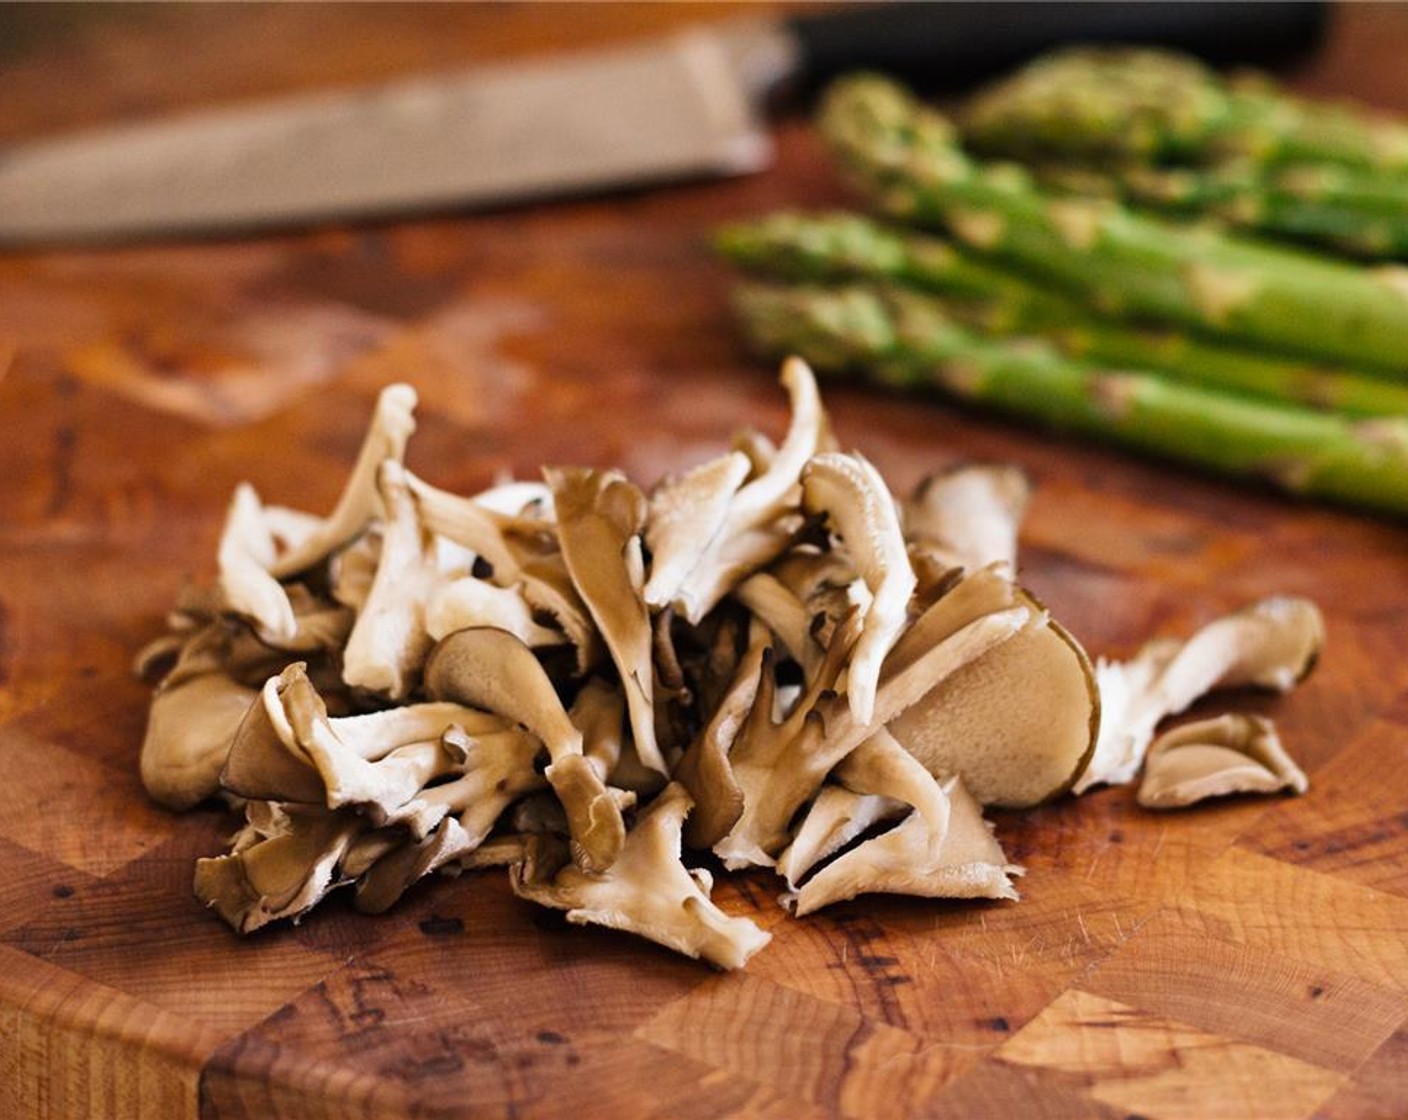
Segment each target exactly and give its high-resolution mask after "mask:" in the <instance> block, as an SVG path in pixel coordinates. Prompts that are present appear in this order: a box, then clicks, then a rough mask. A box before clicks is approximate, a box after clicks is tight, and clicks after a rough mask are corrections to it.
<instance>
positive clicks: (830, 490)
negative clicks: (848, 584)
mask: <svg viewBox="0 0 1408 1120" xmlns="http://www.w3.org/2000/svg"><path fill="white" fill-rule="evenodd" d="M802 505H803V508H804V509H805V510H806V511H807V512H808V513H812V514H822V515H824V516H825V518H826V520H827V522H828V523H829V524H830V525H831V527H832V529H833V531H835V532H836V533H838V534H839V535H840V537H841V539H842V541H844V542H845V547H846V551H847V553H848V554H849V555H850V557H851V560H852V562H853V563H854V564H855V568H856V571H857V573H858V574H859V575H860V578H861V579H862V580H863V581H864V582H865V587H866V590H867V591H868V592H869V594H868V595H867V597H866V598H867V602H866V604H865V607H864V610H863V613H862V616H861V630H860V636H859V637H858V638H857V639H856V644H855V648H854V649H853V650H852V651H851V658H850V663H849V665H848V666H847V668H846V699H847V702H848V703H849V705H850V709H851V715H852V716H854V717H855V720H856V722H857V723H868V722H869V721H870V718H871V715H872V713H873V711H874V708H875V689H876V686H877V685H878V683H879V680H880V666H881V664H882V663H883V662H884V660H885V655H886V654H887V653H889V651H890V647H891V646H892V645H894V642H895V639H896V638H897V637H898V636H899V634H900V631H901V630H903V629H904V626H905V622H906V621H907V612H908V607H909V596H910V594H911V593H912V592H913V591H914V571H913V569H912V568H910V566H909V557H908V555H907V553H906V552H905V544H904V537H903V535H902V534H901V533H900V523H899V517H898V515H897V514H896V512H895V503H894V500H893V499H892V498H891V497H890V492H889V490H888V489H887V488H886V486H885V480H884V479H883V478H881V477H880V472H879V471H877V470H876V469H875V468H874V467H873V466H871V465H870V463H869V462H867V461H866V460H865V459H864V458H862V457H861V456H859V455H842V454H838V453H836V452H828V453H824V454H820V455H816V456H814V457H813V458H812V460H811V461H810V462H809V463H808V464H807V466H806V468H805V469H804V470H803V471H802Z"/></svg>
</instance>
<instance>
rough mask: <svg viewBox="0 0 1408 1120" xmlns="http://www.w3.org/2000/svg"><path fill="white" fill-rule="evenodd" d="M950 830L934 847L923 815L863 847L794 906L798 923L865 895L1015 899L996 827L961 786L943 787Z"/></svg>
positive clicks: (810, 883)
mask: <svg viewBox="0 0 1408 1120" xmlns="http://www.w3.org/2000/svg"><path fill="white" fill-rule="evenodd" d="M939 788H940V792H941V793H942V795H943V796H944V797H945V798H946V799H947V801H948V828H947V830H946V831H945V832H944V834H943V836H942V838H940V839H938V842H937V844H936V843H935V839H936V838H935V834H934V832H933V830H932V826H931V824H930V821H929V818H928V817H926V816H925V815H924V814H922V813H920V812H918V811H917V810H916V811H914V812H912V813H910V815H909V816H908V817H906V818H905V819H904V821H903V822H901V823H900V824H898V825H896V826H895V827H894V828H892V829H891V830H890V831H889V832H886V833H883V834H881V835H880V836H877V837H875V838H874V839H873V840H867V841H864V842H863V843H861V844H858V845H857V846H856V847H854V848H852V849H851V850H850V851H848V852H845V853H843V854H842V855H840V856H838V857H837V858H836V859H835V860H833V861H832V862H831V863H829V864H827V865H826V866H825V867H823V868H822V869H821V870H820V871H818V872H817V873H816V874H815V875H813V876H812V877H811V878H810V879H808V880H807V881H806V882H805V883H803V885H802V888H801V889H800V890H799V891H797V892H796V895H795V898H788V899H787V901H788V902H789V904H790V905H791V906H792V908H793V911H794V913H795V914H796V915H797V916H798V917H802V916H804V915H806V914H810V913H811V912H812V911H814V910H819V909H821V907H823V906H829V905H830V904H831V903H833V902H841V901H844V900H846V899H849V898H855V897H856V895H858V894H873V893H889V894H910V895H919V896H921V897H930V898H990V899H1015V898H1016V897H1017V892H1016V890H1015V889H1014V888H1013V886H1012V881H1011V880H1012V876H1013V875H1019V874H1021V872H1022V869H1021V868H1020V867H1016V866H1014V865H1012V864H1009V863H1008V862H1007V859H1006V857H1005V856H1004V855H1003V852H1002V846H1001V845H1000V844H998V842H997V839H996V838H995V837H994V836H993V826H992V824H991V823H990V822H988V821H985V820H984V819H983V811H982V808H981V807H980V806H979V805H978V802H977V801H976V800H975V799H974V798H973V796H972V794H970V793H969V792H968V791H967V790H966V789H965V788H964V787H963V783H962V782H961V781H960V780H959V779H958V778H957V777H953V778H949V779H947V780H946V781H945V782H943V783H942V784H941V785H940V787H939Z"/></svg>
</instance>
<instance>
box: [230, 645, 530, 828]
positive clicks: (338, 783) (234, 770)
mask: <svg viewBox="0 0 1408 1120" xmlns="http://www.w3.org/2000/svg"><path fill="white" fill-rule="evenodd" d="M452 727H453V728H457V729H459V730H460V731H461V732H463V731H465V730H468V731H471V732H472V733H475V734H487V733H492V732H498V731H504V730H506V729H507V725H506V724H505V723H504V722H503V721H502V720H501V719H498V718H497V717H495V716H492V715H488V714H487V713H484V712H481V711H476V710H474V709H472V708H466V707H464V706H462V705H459V704H453V703H438V704H413V705H410V706H408V707H404V708H388V709H386V710H384V711H379V712H371V713H368V714H365V715H358V716H342V717H330V716H329V715H328V712H327V707H326V705H325V704H324V703H323V700H322V697H321V696H319V695H318V692H317V690H316V689H315V688H314V687H313V684H312V682H311V681H310V680H309V679H308V675H307V672H306V671H305V669H304V666H303V664H302V663H301V662H298V663H295V664H293V665H290V666H289V667H288V668H287V669H285V670H284V671H283V672H282V673H280V674H279V675H278V676H277V677H271V678H270V679H269V681H268V682H267V683H266V684H265V686H264V689H263V691H262V693H261V695H260V701H259V703H257V704H255V705H253V706H252V707H251V708H250V710H249V712H248V713H247V715H246V716H245V719H244V721H243V722H242V723H241V724H240V727H239V730H238V731H237V732H236V734H235V740H234V745H233V747H232V748H231V750H230V757H229V759H228V761H227V762H226V765H225V770H224V773H223V774H222V775H221V784H222V785H223V786H224V788H225V789H227V790H229V791H230V792H232V793H236V794H239V795H240V796H241V797H249V798H259V799H266V800H275V801H280V802H297V803H303V804H320V805H324V806H325V807H326V808H328V809H338V808H341V807H342V806H344V805H352V806H357V807H358V808H359V810H360V811H362V812H363V813H365V814H367V815H368V817H369V818H370V819H371V820H372V821H373V822H374V823H377V824H381V823H384V822H385V821H386V820H388V819H390V818H392V817H393V816H395V815H396V814H397V813H398V812H399V811H400V810H401V809H402V807H403V806H405V805H406V804H407V802H409V801H410V800H411V799H412V798H413V797H415V795H416V794H417V793H418V792H419V791H420V790H421V789H422V788H423V787H424V786H425V785H426V784H427V783H429V782H431V781H433V780H434V779H436V778H442V777H445V776H447V775H450V774H453V773H456V772H457V771H458V770H459V769H460V768H461V767H462V765H463V763H464V761H465V758H464V751H463V749H462V748H461V747H460V746H459V745H458V743H457V741H456V740H455V739H453V738H451V739H449V740H447V739H446V737H445V732H446V731H447V730H449V729H450V728H452Z"/></svg>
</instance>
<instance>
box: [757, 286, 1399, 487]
mask: <svg viewBox="0 0 1408 1120" xmlns="http://www.w3.org/2000/svg"><path fill="white" fill-rule="evenodd" d="M735 307H736V309H737V311H738V313H739V316H740V317H741V319H742V321H743V323H744V326H745V329H746V330H747V332H748V334H749V335H750V337H751V338H752V340H753V341H754V343H755V344H756V345H758V346H759V347H760V348H761V349H763V350H765V351H767V352H768V353H771V354H792V353H795V354H800V355H801V356H803V357H804V358H806V359H807V360H808V361H810V362H811V363H812V364H814V365H816V366H817V367H818V368H820V369H824V370H829V371H833V372H842V371H850V372H861V373H863V374H865V375H866V376H868V377H870V378H873V379H875V380H878V381H881V382H884V383H886V384H890V385H895V386H900V387H906V388H908V387H913V386H933V387H937V388H940V389H943V390H945V391H947V392H948V393H950V394H952V395H953V396H955V397H958V398H960V399H963V400H968V401H974V402H978V403H981V404H985V405H990V406H992V407H995V408H998V409H1000V410H1002V411H1006V412H1011V413H1015V414H1018V415H1022V416H1025V417H1029V418H1032V419H1036V420H1039V421H1042V422H1044V423H1046V424H1049V425H1051V426H1053V427H1056V428H1061V429H1069V430H1072V431H1077V432H1083V433H1087V434H1090V435H1095V436H1099V437H1102V438H1105V439H1109V440H1111V441H1114V442H1117V443H1123V444H1126V445H1128V446H1131V447H1135V448H1139V449H1141V450H1147V451H1153V452H1157V453H1159V454H1162V455H1167V456H1169V457H1170V458H1174V459H1179V460H1182V461H1184V462H1187V463H1192V464H1195V465H1198V466H1201V467H1203V468H1206V469H1209V470H1212V471H1217V472H1221V473H1224V474H1228V475H1233V476H1252V477H1257V478H1262V479H1265V480H1268V481H1270V482H1272V483H1274V484H1275V485H1277V486H1280V487H1282V488H1283V489H1286V490H1289V491H1291V492H1294V493H1298V494H1305V495H1311V496H1316V497H1322V498H1332V499H1336V500H1339V501H1344V502H1349V503H1352V504H1356V505H1361V506H1366V507H1370V508H1373V509H1378V510H1383V511H1388V512H1393V513H1408V420H1404V419H1375V420H1361V421H1351V420H1347V419H1345V418H1344V417H1341V416H1336V415H1332V414H1327V413H1319V412H1314V411H1311V410H1309V409H1303V408H1295V407H1291V406H1289V405H1279V404H1271V403H1266V402H1261V401H1254V400H1251V399H1248V398H1243V397H1238V396H1235V395H1232V394H1227V393H1220V392H1215V391H1212V390H1209V389H1204V388H1198V387H1194V386H1190V385H1179V384H1176V383H1170V382H1168V381H1165V380H1163V379H1162V378H1160V377H1157V376H1155V375H1153V374H1148V373H1124V372H1121V373H1111V372H1106V371H1102V370H1099V369H1096V368H1094V367H1092V366H1089V365H1087V364H1085V363H1082V362H1078V361H1073V360H1071V359H1069V358H1066V357H1065V356H1064V355H1062V354H1060V353H1059V352H1058V351H1056V350H1055V348H1054V347H1050V346H1043V345H1041V344H1039V343H1033V342H1031V341H1030V340H1023V341H1021V342H1001V341H993V340H989V339H983V338H980V337H978V336H977V335H974V334H972V333H970V332H969V331H966V330H964V329H963V328H961V327H959V326H957V325H956V324H954V323H953V322H952V321H951V320H949V319H947V318H946V317H945V316H943V315H942V314H940V313H939V312H937V311H936V310H935V308H934V305H933V303H932V301H924V300H922V299H916V298H915V297H913V296H910V295H908V294H907V293H901V292H896V293H889V294H886V295H880V294H877V293H876V292H874V291H870V290H866V289H859V288H845V289H818V288H776V287H765V286H760V285H745V286H743V287H741V288H740V289H739V290H738V291H737V293H736V295H735Z"/></svg>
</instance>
